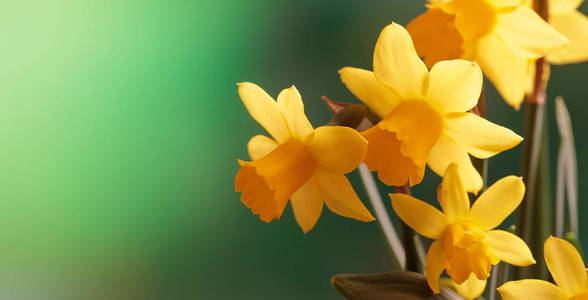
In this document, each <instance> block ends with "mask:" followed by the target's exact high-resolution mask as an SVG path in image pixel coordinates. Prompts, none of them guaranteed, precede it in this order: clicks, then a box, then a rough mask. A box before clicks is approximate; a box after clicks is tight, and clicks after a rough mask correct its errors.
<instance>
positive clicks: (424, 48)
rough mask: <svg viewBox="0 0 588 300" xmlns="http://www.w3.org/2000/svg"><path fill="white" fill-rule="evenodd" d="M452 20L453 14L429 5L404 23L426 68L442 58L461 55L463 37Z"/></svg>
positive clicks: (453, 57)
mask: <svg viewBox="0 0 588 300" xmlns="http://www.w3.org/2000/svg"><path fill="white" fill-rule="evenodd" d="M454 20H455V15H453V14H448V13H446V12H444V11H443V9H441V8H439V7H436V6H429V9H428V10H427V11H426V12H425V13H424V14H422V15H420V16H418V17H416V18H414V19H412V21H410V23H408V25H406V30H407V31H408V32H409V33H410V36H411V37H412V41H413V43H414V47H415V49H416V51H417V53H418V54H419V56H420V57H422V58H423V60H424V61H425V65H427V67H428V68H432V67H433V66H434V65H435V63H437V62H439V61H442V60H450V59H456V58H460V57H462V54H463V53H464V51H463V49H462V48H461V45H462V43H463V39H462V38H461V34H460V33H459V30H457V28H456V27H455V23H454Z"/></svg>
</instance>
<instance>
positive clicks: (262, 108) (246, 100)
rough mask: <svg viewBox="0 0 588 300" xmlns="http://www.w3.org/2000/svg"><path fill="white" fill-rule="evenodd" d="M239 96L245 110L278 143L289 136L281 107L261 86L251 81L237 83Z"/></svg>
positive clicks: (286, 139)
mask: <svg viewBox="0 0 588 300" xmlns="http://www.w3.org/2000/svg"><path fill="white" fill-rule="evenodd" d="M238 86H239V96H240V97H241V100H242V101H243V104H245V107H246V108H247V111H249V114H250V115H251V117H253V119H254V120H255V121H257V123H259V124H260V125H261V126H262V127H263V128H265V130H267V132H269V134H270V135H271V136H272V137H273V138H274V139H275V140H276V141H277V142H278V143H280V144H282V143H285V142H286V141H288V140H289V139H290V137H291V134H290V129H288V125H287V124H286V120H285V119H284V116H283V114H282V109H281V108H280V106H279V105H278V103H277V102H276V101H274V99H273V98H272V97H271V96H270V95H268V94H267V93H266V92H265V91H264V90H263V89H262V88H260V87H259V86H258V85H256V84H254V83H251V82H242V83H239V84H238Z"/></svg>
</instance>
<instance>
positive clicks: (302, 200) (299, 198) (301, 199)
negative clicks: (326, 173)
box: [290, 177, 323, 233]
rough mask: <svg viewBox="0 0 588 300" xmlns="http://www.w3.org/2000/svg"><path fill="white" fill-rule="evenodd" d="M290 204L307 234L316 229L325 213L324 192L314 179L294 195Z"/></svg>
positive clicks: (297, 220)
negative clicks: (323, 212) (317, 222)
mask: <svg viewBox="0 0 588 300" xmlns="http://www.w3.org/2000/svg"><path fill="white" fill-rule="evenodd" d="M290 204H291V205H292V209H293V210H294V217H295V218H296V222H297V223H298V225H300V228H302V231H303V232H304V233H307V232H308V231H310V230H311V229H312V228H313V227H314V225H315V224H316V221H318V219H319V217H320V216H321V212H322V211H323V194H322V190H321V188H320V186H319V185H318V183H317V182H315V181H314V180H313V177H311V178H310V180H308V182H306V183H305V184H304V185H303V186H302V187H301V188H300V189H298V191H296V192H295V193H294V195H292V199H290Z"/></svg>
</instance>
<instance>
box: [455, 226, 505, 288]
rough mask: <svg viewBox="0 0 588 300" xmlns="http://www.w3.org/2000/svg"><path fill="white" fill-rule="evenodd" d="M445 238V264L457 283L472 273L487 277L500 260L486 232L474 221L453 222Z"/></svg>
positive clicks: (479, 276)
mask: <svg viewBox="0 0 588 300" xmlns="http://www.w3.org/2000/svg"><path fill="white" fill-rule="evenodd" d="M443 239H444V240H443V245H444V253H445V254H444V255H445V257H444V259H443V266H444V267H445V269H446V270H447V274H449V276H451V278H453V280H454V281H455V282H456V283H457V284H462V283H463V282H464V281H466V280H467V279H468V278H469V277H470V274H471V273H474V274H475V275H476V277H477V278H478V279H480V280H484V279H487V278H488V276H490V270H491V269H492V265H495V264H497V263H498V262H499V261H500V259H499V258H498V257H497V256H496V255H494V254H493V253H491V252H490V250H489V248H488V241H486V236H485V235H484V232H483V231H482V230H481V229H480V228H479V227H478V226H476V225H475V224H474V223H473V222H458V223H454V224H451V225H450V226H449V227H448V229H447V230H446V231H445V235H444V237H443Z"/></svg>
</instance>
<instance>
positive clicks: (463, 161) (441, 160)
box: [428, 135, 484, 193]
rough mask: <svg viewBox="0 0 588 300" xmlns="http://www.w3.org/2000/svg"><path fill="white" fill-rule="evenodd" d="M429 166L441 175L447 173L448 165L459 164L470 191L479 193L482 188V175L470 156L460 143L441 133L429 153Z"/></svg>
mask: <svg viewBox="0 0 588 300" xmlns="http://www.w3.org/2000/svg"><path fill="white" fill-rule="evenodd" d="M428 163H429V167H430V168H431V170H433V172H435V173H437V175H439V176H443V175H444V174H445V170H446V169H447V167H448V166H449V165H450V164H452V163H454V164H456V165H458V166H459V171H460V172H459V173H460V174H461V180H462V182H463V184H464V186H465V188H466V190H467V191H468V192H470V193H478V191H480V189H482V186H483V184H484V183H483V182H482V176H480V174H479V173H478V171H476V168H474V165H472V161H471V159H470V156H469V155H468V153H467V152H466V151H465V149H464V148H462V147H461V146H460V145H458V144H456V143H455V141H453V140H452V139H451V138H450V137H447V136H446V135H441V137H440V138H439V141H438V142H437V144H436V145H435V146H434V147H433V149H431V153H430V154H429V160H428Z"/></svg>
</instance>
